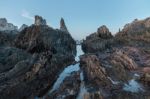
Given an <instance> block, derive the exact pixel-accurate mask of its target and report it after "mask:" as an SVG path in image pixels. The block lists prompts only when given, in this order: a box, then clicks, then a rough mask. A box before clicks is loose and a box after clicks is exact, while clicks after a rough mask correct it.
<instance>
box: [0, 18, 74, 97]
mask: <svg viewBox="0 0 150 99" xmlns="http://www.w3.org/2000/svg"><path fill="white" fill-rule="evenodd" d="M0 37H2V36H0ZM7 39H8V40H9V38H8V36H6V35H4V36H3V37H2V43H4V44H1V46H0V99H10V98H12V99H33V98H35V97H41V96H43V95H44V94H45V93H46V92H47V91H48V90H49V89H50V88H51V87H52V85H53V84H54V81H55V80H56V79H57V77H58V74H59V73H60V72H61V71H62V70H63V69H64V68H65V66H68V65H69V64H72V63H73V62H74V56H75V55H76V43H75V41H74V39H73V38H72V37H71V35H70V34H68V33H66V32H64V31H60V30H55V29H52V28H50V27H48V26H47V25H46V22H45V20H44V19H43V18H42V17H39V16H36V17H35V24H33V25H31V26H29V27H26V28H25V29H23V30H22V31H21V32H20V33H18V35H17V37H16V36H15V38H13V39H15V40H14V41H13V40H12V43H13V44H11V45H9V44H7V42H6V41H5V40H7ZM0 41H1V40H0ZM0 43H1V42H0ZM8 43H9V41H8Z"/></svg>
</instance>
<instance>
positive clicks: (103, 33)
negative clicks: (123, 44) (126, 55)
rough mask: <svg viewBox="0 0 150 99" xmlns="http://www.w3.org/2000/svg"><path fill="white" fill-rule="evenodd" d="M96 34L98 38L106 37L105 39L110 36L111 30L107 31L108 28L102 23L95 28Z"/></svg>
mask: <svg viewBox="0 0 150 99" xmlns="http://www.w3.org/2000/svg"><path fill="white" fill-rule="evenodd" d="M97 35H98V36H99V37H100V38H106V39H107V38H112V34H111V32H109V29H108V28H107V27H106V26H105V25H103V26H101V27H99V28H98V29H97Z"/></svg>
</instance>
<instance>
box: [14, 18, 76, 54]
mask: <svg viewBox="0 0 150 99" xmlns="http://www.w3.org/2000/svg"><path fill="white" fill-rule="evenodd" d="M40 20H42V18H41V17H40ZM35 21H36V19H35ZM38 22H39V21H38ZM15 46H16V47H18V48H21V49H24V50H26V51H28V52H30V53H35V52H36V53H40V52H42V51H48V50H53V51H54V52H57V53H63V54H67V53H70V54H72V55H74V56H75V55H76V50H75V49H76V42H75V41H74V40H73V38H72V37H71V35H70V34H69V33H67V32H65V31H61V30H55V29H53V28H50V27H48V26H47V25H44V24H43V25H37V24H35V25H32V26H30V27H28V28H26V29H24V30H23V31H21V32H20V35H18V37H17V39H16V40H15Z"/></svg>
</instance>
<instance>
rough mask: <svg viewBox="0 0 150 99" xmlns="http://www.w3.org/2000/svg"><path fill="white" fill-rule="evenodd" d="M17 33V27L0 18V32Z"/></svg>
mask: <svg viewBox="0 0 150 99" xmlns="http://www.w3.org/2000/svg"><path fill="white" fill-rule="evenodd" d="M13 30H15V31H17V30H18V27H17V26H14V25H13V24H12V23H8V22H7V20H6V18H0V31H13Z"/></svg>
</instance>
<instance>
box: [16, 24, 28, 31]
mask: <svg viewBox="0 0 150 99" xmlns="http://www.w3.org/2000/svg"><path fill="white" fill-rule="evenodd" d="M27 27H28V25H26V24H23V25H22V26H21V27H20V28H19V30H18V31H19V32H21V31H22V30H24V29H25V28H27Z"/></svg>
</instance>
